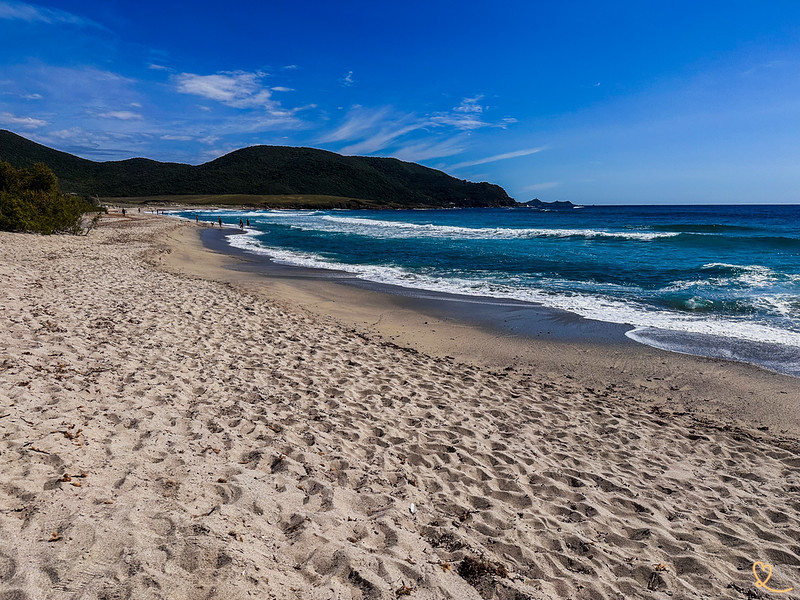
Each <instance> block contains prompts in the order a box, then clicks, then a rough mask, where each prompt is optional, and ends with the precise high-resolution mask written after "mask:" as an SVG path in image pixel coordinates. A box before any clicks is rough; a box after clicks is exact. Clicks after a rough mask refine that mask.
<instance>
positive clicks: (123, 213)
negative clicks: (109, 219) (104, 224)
mask: <svg viewBox="0 0 800 600" xmlns="http://www.w3.org/2000/svg"><path fill="white" fill-rule="evenodd" d="M122 216H123V217H124V216H125V209H124V208H123V209H122Z"/></svg>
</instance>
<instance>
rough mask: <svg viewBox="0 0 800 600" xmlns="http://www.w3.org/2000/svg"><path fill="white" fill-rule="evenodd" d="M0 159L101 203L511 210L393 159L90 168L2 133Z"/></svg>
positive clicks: (268, 157)
mask: <svg viewBox="0 0 800 600" xmlns="http://www.w3.org/2000/svg"><path fill="white" fill-rule="evenodd" d="M0 160H5V161H7V162H9V163H11V164H12V165H13V166H15V167H18V168H19V167H30V166H32V165H33V164H34V163H37V162H42V163H45V164H46V165H48V166H49V167H50V168H51V169H52V170H53V172H54V173H55V174H56V175H57V176H58V180H59V183H60V185H61V189H62V190H63V191H64V192H74V193H77V194H81V195H93V196H101V197H104V198H123V197H132V196H136V197H149V196H179V195H222V194H246V195H259V196H285V195H304V196H335V197H340V198H349V199H362V200H366V201H369V202H370V203H375V204H379V205H386V206H459V207H466V206H513V205H515V204H516V202H515V201H514V200H513V199H512V198H510V197H509V196H508V194H506V192H505V190H504V189H503V188H501V187H500V186H497V185H493V184H490V183H472V182H469V181H464V180H462V179H456V178H455V177H451V176H450V175H447V174H446V173H443V172H442V171H437V170H435V169H429V168H427V167H423V166H422V165H418V164H415V163H409V162H403V161H401V160H397V159H394V158H374V157H360V156H341V155H339V154H336V153H334V152H327V151H325V150H317V149H314V148H293V147H287V146H253V147H250V148H242V149H241V150H236V151H234V152H231V153H230V154H226V155H225V156H222V157H220V158H218V159H216V160H213V161H211V162H207V163H204V164H202V165H197V166H193V165H185V164H180V163H162V162H158V161H154V160H149V159H146V158H132V159H129V160H122V161H109V162H94V161H91V160H86V159H83V158H79V157H77V156H73V155H72V154H68V153H66V152H60V151H58V150H53V149H52V148H48V147H47V146H42V145H41V144H37V143H35V142H32V141H30V140H27V139H25V138H23V137H21V136H19V135H16V134H15V133H12V132H10V131H5V130H0ZM176 200H179V199H178V198H176Z"/></svg>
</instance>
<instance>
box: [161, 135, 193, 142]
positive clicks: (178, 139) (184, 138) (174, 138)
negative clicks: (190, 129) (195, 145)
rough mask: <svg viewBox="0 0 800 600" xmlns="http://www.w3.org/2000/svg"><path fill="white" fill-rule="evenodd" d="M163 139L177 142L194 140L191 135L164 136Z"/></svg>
mask: <svg viewBox="0 0 800 600" xmlns="http://www.w3.org/2000/svg"><path fill="white" fill-rule="evenodd" d="M161 139H162V140H168V141H176V142H190V141H191V140H193V139H194V138H193V137H192V136H190V135H162V136H161Z"/></svg>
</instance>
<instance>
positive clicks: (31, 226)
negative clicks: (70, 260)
mask: <svg viewBox="0 0 800 600" xmlns="http://www.w3.org/2000/svg"><path fill="white" fill-rule="evenodd" d="M100 211H101V209H100V208H99V207H97V206H95V205H93V204H92V203H91V202H88V201H87V200H85V199H84V198H80V197H78V196H72V195H68V194H62V193H61V190H60V189H59V187H58V179H57V178H56V176H55V175H54V174H53V172H52V171H51V170H50V168H49V167H47V165H45V164H42V163H37V164H35V165H34V166H33V167H31V168H30V169H15V168H14V167H12V166H11V165H10V164H9V163H7V162H2V161H0V230H3V231H27V232H34V233H41V234H45V235H49V234H53V233H72V234H75V235H77V234H80V233H87V234H88V232H89V230H90V229H92V227H94V226H95V225H96V224H97V220H98V219H99V212H100ZM92 212H94V213H98V215H97V216H95V218H94V219H92V220H91V222H90V223H89V224H88V225H87V226H86V227H84V226H83V220H84V215H86V214H87V213H92Z"/></svg>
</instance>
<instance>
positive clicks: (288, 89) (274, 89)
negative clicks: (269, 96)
mask: <svg viewBox="0 0 800 600" xmlns="http://www.w3.org/2000/svg"><path fill="white" fill-rule="evenodd" d="M269 89H271V90H272V91H273V92H293V91H294V88H288V87H283V86H280V85H276V86H275V87H271V88H269Z"/></svg>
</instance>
